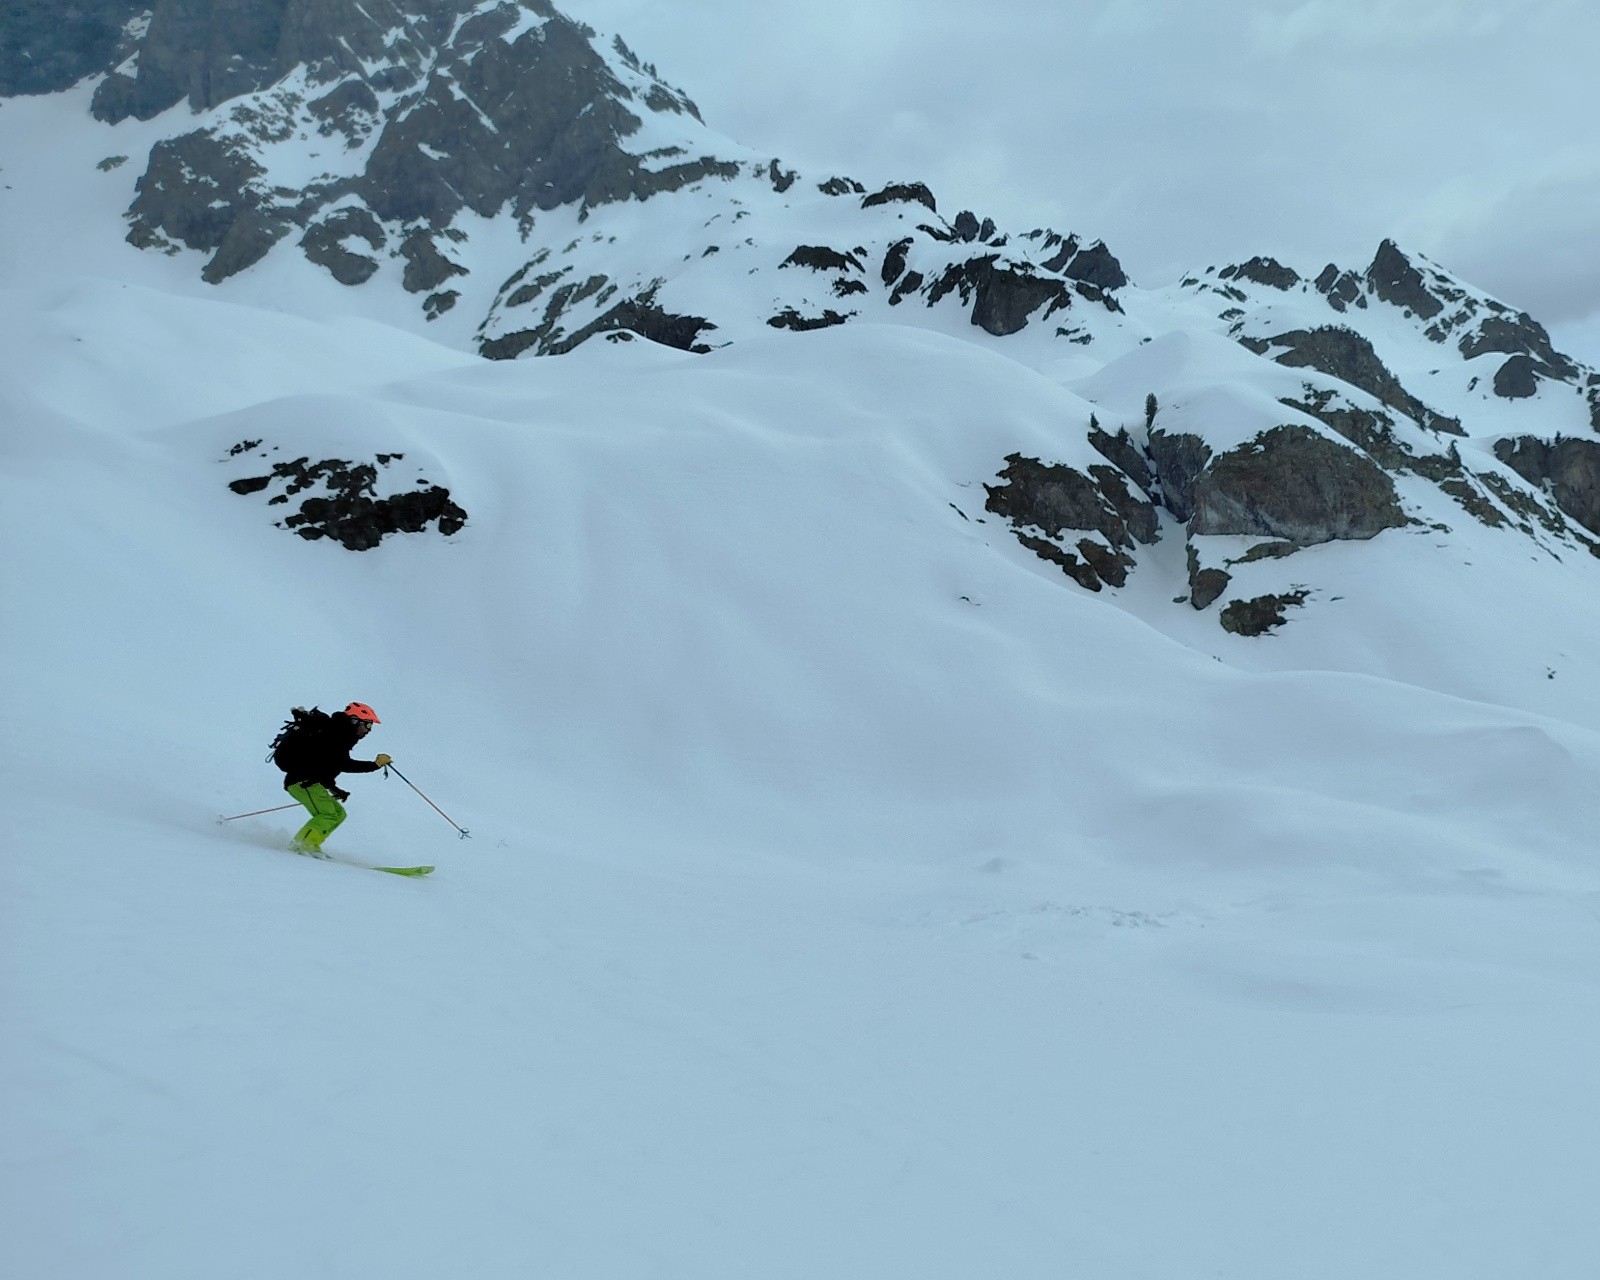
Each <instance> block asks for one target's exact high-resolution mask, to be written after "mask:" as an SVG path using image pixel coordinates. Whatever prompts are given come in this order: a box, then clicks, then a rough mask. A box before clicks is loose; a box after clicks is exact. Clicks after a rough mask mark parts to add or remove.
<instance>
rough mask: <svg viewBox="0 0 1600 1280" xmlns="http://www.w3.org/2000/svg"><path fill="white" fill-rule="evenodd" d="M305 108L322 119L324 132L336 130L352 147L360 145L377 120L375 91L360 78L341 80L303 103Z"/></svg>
mask: <svg viewBox="0 0 1600 1280" xmlns="http://www.w3.org/2000/svg"><path fill="white" fill-rule="evenodd" d="M306 110H307V111H309V112H310V113H311V114H312V115H313V116H315V117H316V118H317V119H318V120H320V121H322V125H321V132H322V133H323V134H324V135H328V134H332V133H333V132H334V131H335V130H337V131H338V132H340V133H342V134H344V136H345V139H346V140H347V142H348V144H349V145H350V146H352V147H358V146H360V145H361V143H362V142H364V141H365V140H366V139H367V137H368V135H370V134H371V133H372V131H373V129H374V128H376V127H377V125H378V123H379V120H380V115H379V109H378V95H377V94H375V93H373V91H372V89H371V88H370V87H369V86H368V85H367V84H366V83H365V82H363V81H361V80H346V81H344V82H343V83H342V84H340V85H339V86H338V87H337V88H335V89H333V90H332V91H331V92H329V93H325V94H323V95H322V97H320V98H317V99H316V100H315V101H313V102H309V103H307V104H306Z"/></svg>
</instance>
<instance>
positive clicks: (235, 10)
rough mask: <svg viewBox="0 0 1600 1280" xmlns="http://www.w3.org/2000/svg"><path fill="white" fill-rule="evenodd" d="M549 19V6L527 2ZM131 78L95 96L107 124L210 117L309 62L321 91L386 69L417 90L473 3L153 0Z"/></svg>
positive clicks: (387, 76)
mask: <svg viewBox="0 0 1600 1280" xmlns="http://www.w3.org/2000/svg"><path fill="white" fill-rule="evenodd" d="M526 3H527V6H528V7H529V8H530V9H533V10H535V11H536V12H539V13H541V14H542V15H543V16H546V17H548V16H550V15H551V14H553V12H554V11H553V10H552V9H550V7H549V5H548V4H547V3H546V2H545V0H526ZM147 7H148V8H149V10H150V25H149V29H148V31H147V32H146V34H145V35H144V38H143V39H142V40H141V41H140V42H139V46H138V53H139V56H138V59H137V62H136V64H135V66H134V67H133V68H132V70H131V71H129V70H127V69H119V71H118V72H117V73H116V74H113V75H111V76H108V77H107V78H106V79H105V80H104V81H103V82H102V83H101V85H100V87H99V89H98V90H97V91H96V93H95V98H94V113H95V115H96V116H97V117H99V118H100V119H102V120H105V121H106V122H108V123H112V124H114V123H116V122H117V121H119V120H123V119H126V118H127V117H129V116H133V117H135V118H137V119H140V120H148V119H150V118H151V117H153V116H157V115H160V114H161V113H162V112H163V111H165V110H167V109H168V108H169V107H174V106H176V105H177V104H178V103H180V102H187V103H188V106H189V108H190V110H191V111H206V110H209V109H211V108H212V107H215V106H218V105H219V104H221V103H224V102H227V101H229V100H230V99H233V98H238V97H242V96H244V95H246V94H250V93H256V92H259V91H261V90H263V89H266V88H268V87H270V86H272V85H274V84H277V83H278V82H279V81H280V80H282V79H283V78H284V77H285V76H286V75H287V74H288V73H289V72H290V71H292V70H294V69H295V68H296V67H298V66H301V65H304V66H305V67H306V68H307V69H308V71H309V73H310V78H311V82H312V83H314V84H328V83H332V82H335V81H338V80H341V79H343V78H345V77H348V76H363V75H364V74H365V69H366V67H368V66H380V67H381V68H382V69H383V71H382V79H381V80H380V84H381V86H382V87H383V88H402V89H403V88H410V87H412V86H413V85H415V84H416V83H418V81H420V79H421V78H422V75H423V72H424V69H425V68H426V66H427V65H428V62H429V59H430V56H431V54H432V53H433V51H434V49H435V48H436V47H437V46H438V45H439V44H440V43H441V42H442V41H444V40H445V39H447V38H448V37H449V35H450V29H451V26H452V25H453V24H454V22H455V20H456V19H457V18H458V17H460V16H461V15H462V14H464V13H466V12H469V11H470V10H471V9H472V8H473V4H472V2H471V0H403V2H402V0H153V3H150V4H149V5H148V6H147Z"/></svg>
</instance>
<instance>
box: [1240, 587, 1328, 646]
mask: <svg viewBox="0 0 1600 1280" xmlns="http://www.w3.org/2000/svg"><path fill="white" fill-rule="evenodd" d="M1310 594H1311V593H1310V592H1309V591H1306V590H1304V589H1303V588H1302V589H1300V590H1297V591H1289V592H1285V593H1284V594H1282V595H1268V596H1257V597H1255V599H1253V600H1233V601H1230V602H1229V603H1228V605H1227V607H1226V608H1224V609H1223V611H1222V615H1221V617H1220V618H1219V619H1218V620H1219V621H1220V622H1221V623H1222V629H1223V630H1224V631H1231V632H1232V633H1233V634H1234V635H1239V636H1262V635H1266V634H1267V632H1269V631H1271V630H1273V629H1274V628H1275V627H1281V626H1282V625H1283V623H1284V611H1285V610H1286V609H1292V608H1295V607H1297V606H1299V605H1303V604H1304V603H1305V602H1306V598H1307V596H1309V595H1310Z"/></svg>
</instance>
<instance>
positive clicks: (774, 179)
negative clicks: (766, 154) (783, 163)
mask: <svg viewBox="0 0 1600 1280" xmlns="http://www.w3.org/2000/svg"><path fill="white" fill-rule="evenodd" d="M799 177H800V175H799V174H798V173H796V172H795V171H794V170H793V169H783V168H780V167H779V165H778V161H777V159H776V158H774V159H773V161H772V163H771V164H770V165H768V166H767V179H768V181H770V182H771V183H772V189H773V190H774V191H776V192H777V193H778V194H779V195H780V196H781V195H782V194H783V193H784V192H785V191H787V190H788V189H789V188H790V187H792V186H794V184H795V182H796V181H797V180H798V179H799Z"/></svg>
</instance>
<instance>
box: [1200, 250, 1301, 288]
mask: <svg viewBox="0 0 1600 1280" xmlns="http://www.w3.org/2000/svg"><path fill="white" fill-rule="evenodd" d="M1217 275H1218V276H1219V277H1221V278H1222V279H1224V280H1234V279H1238V280H1253V281H1254V282H1255V283H1256V284H1264V285H1266V286H1267V287H1268V288H1272V289H1282V290H1284V291H1288V290H1290V289H1293V288H1294V287H1295V285H1297V284H1299V283H1300V276H1299V273H1298V272H1295V271H1292V270H1290V269H1289V268H1288V267H1286V266H1284V265H1283V264H1282V263H1281V262H1278V261H1277V260H1276V259H1274V258H1251V259H1250V261H1249V262H1244V263H1240V264H1239V265H1238V266H1236V267H1224V268H1223V269H1222V270H1221V271H1219V272H1217Z"/></svg>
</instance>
